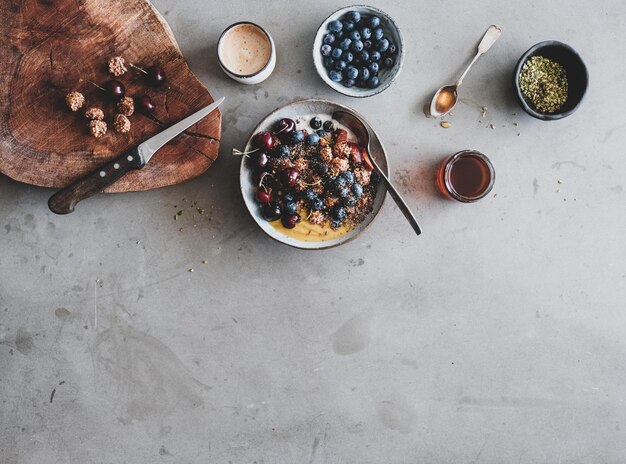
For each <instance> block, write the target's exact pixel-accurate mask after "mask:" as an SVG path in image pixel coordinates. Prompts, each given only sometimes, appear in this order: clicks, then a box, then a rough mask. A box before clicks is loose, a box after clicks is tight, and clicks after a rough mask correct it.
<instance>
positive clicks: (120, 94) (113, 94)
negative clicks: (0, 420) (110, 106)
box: [103, 79, 126, 101]
mask: <svg viewBox="0 0 626 464" xmlns="http://www.w3.org/2000/svg"><path fill="white" fill-rule="evenodd" d="M103 87H104V90H106V92H107V94H108V95H109V97H110V98H111V100H113V101H118V100H121V99H122V98H124V95H126V88H125V87H124V84H122V83H121V82H120V81H116V80H115V79H111V80H108V81H106V82H105V83H104V85H103Z"/></svg>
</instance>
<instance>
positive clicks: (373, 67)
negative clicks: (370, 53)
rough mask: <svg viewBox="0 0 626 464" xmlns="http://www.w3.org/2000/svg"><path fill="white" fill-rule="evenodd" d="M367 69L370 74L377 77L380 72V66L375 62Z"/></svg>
mask: <svg viewBox="0 0 626 464" xmlns="http://www.w3.org/2000/svg"><path fill="white" fill-rule="evenodd" d="M367 69H369V70H370V74H372V75H374V76H375V75H376V74H377V73H378V71H379V70H380V66H378V63H376V62H375V61H374V62H372V63H370V64H368V65H367Z"/></svg>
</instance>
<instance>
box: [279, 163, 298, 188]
mask: <svg viewBox="0 0 626 464" xmlns="http://www.w3.org/2000/svg"><path fill="white" fill-rule="evenodd" d="M280 180H281V181H282V183H283V185H284V186H285V187H292V188H293V187H295V186H296V184H297V183H298V181H299V180H300V171H298V170H297V169H296V168H289V169H285V170H284V171H282V172H281V179H280Z"/></svg>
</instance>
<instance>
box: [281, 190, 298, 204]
mask: <svg viewBox="0 0 626 464" xmlns="http://www.w3.org/2000/svg"><path fill="white" fill-rule="evenodd" d="M295 199H296V194H295V193H293V192H292V191H291V190H287V191H286V192H285V193H284V194H283V201H285V202H288V201H294V200H295Z"/></svg>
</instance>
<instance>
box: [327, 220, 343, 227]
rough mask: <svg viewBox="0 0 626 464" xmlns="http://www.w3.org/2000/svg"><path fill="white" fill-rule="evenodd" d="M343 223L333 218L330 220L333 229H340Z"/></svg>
mask: <svg viewBox="0 0 626 464" xmlns="http://www.w3.org/2000/svg"><path fill="white" fill-rule="evenodd" d="M342 225H343V221H339V220H333V221H331V222H330V227H332V228H333V229H339V228H340V227H341V226H342Z"/></svg>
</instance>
